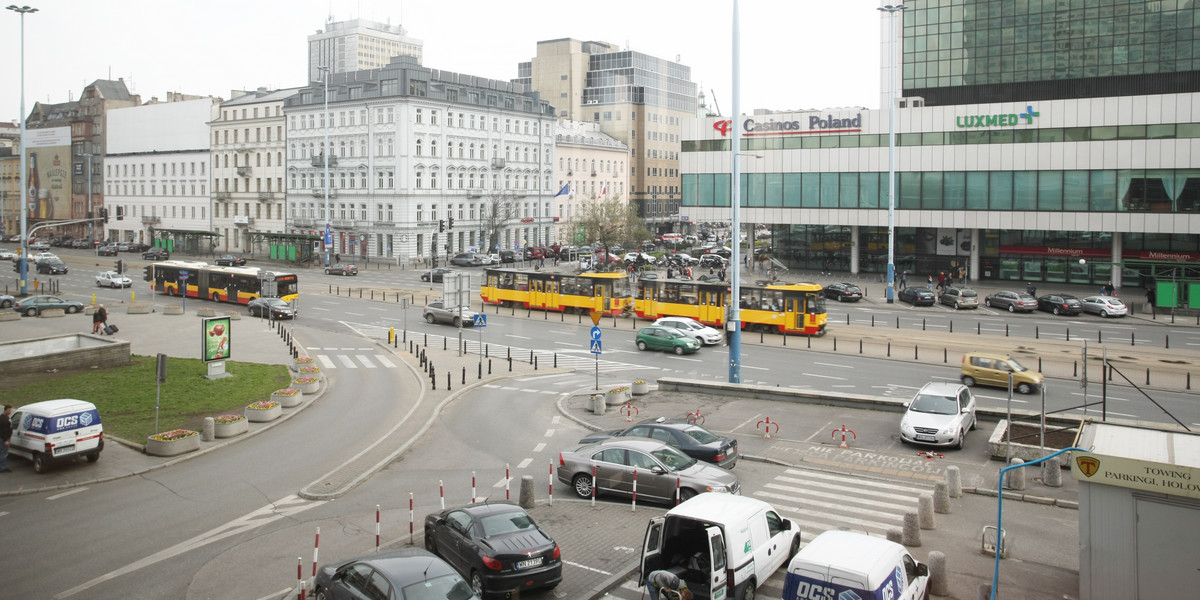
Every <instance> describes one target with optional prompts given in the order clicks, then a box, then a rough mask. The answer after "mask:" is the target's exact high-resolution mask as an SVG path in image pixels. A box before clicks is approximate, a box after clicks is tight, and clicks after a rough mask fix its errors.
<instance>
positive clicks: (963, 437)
mask: <svg viewBox="0 0 1200 600" xmlns="http://www.w3.org/2000/svg"><path fill="white" fill-rule="evenodd" d="M966 441H967V435H966V434H965V433H963V430H961V429H959V430H958V442H956V443H955V444H954V449H955V450H962V449H963V443H964V442H966Z"/></svg>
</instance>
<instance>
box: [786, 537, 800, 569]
mask: <svg viewBox="0 0 1200 600" xmlns="http://www.w3.org/2000/svg"><path fill="white" fill-rule="evenodd" d="M799 553H800V536H798V535H797V536H796V537H794V538H792V547H791V549H789V550H788V562H789V563H790V562H791V561H792V559H793V558H795V557H796V555H797V554H799Z"/></svg>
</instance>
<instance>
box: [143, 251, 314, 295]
mask: <svg viewBox="0 0 1200 600" xmlns="http://www.w3.org/2000/svg"><path fill="white" fill-rule="evenodd" d="M185 276H186V279H184V277H185ZM143 279H144V280H145V281H149V282H150V289H152V290H154V291H156V292H162V293H164V294H167V295H170V296H179V295H182V294H181V288H180V284H181V282H182V284H183V288H182V290H183V293H186V294H187V297H188V298H204V299H207V300H212V301H213V302H233V303H236V304H248V303H249V302H250V301H251V300H253V299H255V298H257V297H259V296H266V297H268V298H281V299H283V301H284V302H291V301H292V300H295V299H296V298H297V297H298V296H299V295H300V292H299V287H298V280H297V277H296V274H295V273H280V272H272V271H264V270H262V269H258V268H248V267H214V266H212V265H209V264H208V263H202V262H187V261H179V260H168V261H163V262H159V263H153V264H151V265H148V266H147V267H146V269H145V276H144V277H143Z"/></svg>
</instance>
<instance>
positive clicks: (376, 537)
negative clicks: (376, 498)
mask: <svg viewBox="0 0 1200 600" xmlns="http://www.w3.org/2000/svg"><path fill="white" fill-rule="evenodd" d="M379 533H380V531H379V505H378V504H376V505H375V551H376V552H379Z"/></svg>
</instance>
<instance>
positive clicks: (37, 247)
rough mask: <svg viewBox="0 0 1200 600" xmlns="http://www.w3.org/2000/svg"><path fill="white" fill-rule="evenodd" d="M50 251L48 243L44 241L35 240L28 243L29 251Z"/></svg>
mask: <svg viewBox="0 0 1200 600" xmlns="http://www.w3.org/2000/svg"><path fill="white" fill-rule="evenodd" d="M49 249H50V242H47V241H45V240H37V241H34V242H30V243H29V251H30V252H34V251H45V250H49Z"/></svg>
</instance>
